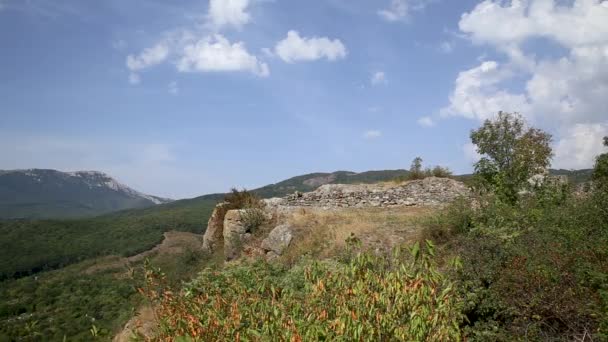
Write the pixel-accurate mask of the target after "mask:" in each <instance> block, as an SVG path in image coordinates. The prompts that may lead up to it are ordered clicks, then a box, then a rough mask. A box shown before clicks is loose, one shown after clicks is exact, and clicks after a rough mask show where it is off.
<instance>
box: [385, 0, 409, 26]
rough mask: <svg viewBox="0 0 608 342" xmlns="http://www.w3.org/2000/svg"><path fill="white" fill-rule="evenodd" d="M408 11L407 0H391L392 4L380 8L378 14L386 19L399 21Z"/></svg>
mask: <svg viewBox="0 0 608 342" xmlns="http://www.w3.org/2000/svg"><path fill="white" fill-rule="evenodd" d="M408 11H409V8H408V3H407V0H391V4H390V6H389V7H388V8H387V9H383V10H379V11H378V15H379V16H380V17H381V18H382V19H384V20H386V21H399V20H403V19H405V18H406V17H407V15H408Z"/></svg>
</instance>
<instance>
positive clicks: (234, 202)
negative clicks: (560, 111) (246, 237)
mask: <svg viewBox="0 0 608 342" xmlns="http://www.w3.org/2000/svg"><path fill="white" fill-rule="evenodd" d="M224 202H226V203H227V205H226V206H224V207H223V209H224V210H226V211H228V210H231V209H243V211H242V212H241V215H240V216H241V217H240V218H241V222H243V225H244V226H245V229H246V230H247V231H248V232H253V231H255V230H256V229H257V228H258V227H260V226H261V225H262V224H264V222H266V220H267V217H266V214H265V212H264V207H265V204H264V202H263V201H262V200H261V199H260V198H259V197H258V196H256V195H255V194H254V193H252V192H249V191H247V190H246V189H243V190H240V191H239V190H238V189H234V188H233V189H232V190H231V191H230V193H229V194H228V195H226V197H225V198H224Z"/></svg>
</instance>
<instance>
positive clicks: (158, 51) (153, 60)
mask: <svg viewBox="0 0 608 342" xmlns="http://www.w3.org/2000/svg"><path fill="white" fill-rule="evenodd" d="M167 57H169V47H168V46H167V44H166V43H164V42H160V43H158V44H156V45H154V46H153V47H150V48H146V49H144V50H143V51H142V52H141V53H140V54H139V55H129V56H127V61H126V64H127V68H129V70H131V71H132V72H135V71H140V70H143V69H146V68H149V67H151V66H154V65H157V64H160V63H162V62H164V61H165V60H166V59H167Z"/></svg>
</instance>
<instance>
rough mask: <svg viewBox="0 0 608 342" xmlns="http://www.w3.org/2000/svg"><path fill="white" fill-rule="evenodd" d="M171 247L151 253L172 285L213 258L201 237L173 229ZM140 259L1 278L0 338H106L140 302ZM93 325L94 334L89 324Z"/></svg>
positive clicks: (113, 259) (106, 260) (152, 262)
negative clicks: (175, 231) (208, 254)
mask: <svg viewBox="0 0 608 342" xmlns="http://www.w3.org/2000/svg"><path fill="white" fill-rule="evenodd" d="M172 235H173V236H176V237H174V238H173V241H172V243H171V245H170V247H171V248H169V249H167V250H160V251H158V252H157V253H155V254H153V255H150V256H149V258H150V267H162V268H163V269H165V270H168V271H167V273H166V276H167V281H168V283H169V284H172V285H177V284H179V283H180V282H181V281H182V280H187V279H190V277H191V275H192V274H193V273H195V272H196V271H197V270H200V269H201V267H203V266H209V265H210V264H213V263H214V262H215V261H214V260H213V259H210V256H206V255H204V254H202V253H201V244H202V242H201V241H200V240H201V239H200V237H199V238H198V239H197V238H196V236H195V235H193V234H188V233H173V234H172ZM143 265H144V260H143V259H142V260H139V258H138V259H137V261H133V262H129V261H127V260H122V259H121V258H119V257H108V258H99V259H96V260H88V261H84V262H81V263H78V264H75V265H71V266H68V267H66V268H63V269H60V270H56V271H50V272H44V273H40V274H38V275H36V276H30V277H24V278H21V279H16V280H5V281H3V282H0V341H63V340H64V338H66V340H67V341H86V342H88V341H93V340H101V341H108V340H111V339H112V337H113V336H114V335H115V334H116V332H117V331H119V330H120V329H121V328H122V326H123V324H124V323H125V322H126V321H127V320H128V319H129V318H131V317H132V316H133V315H134V313H135V310H136V309H137V308H138V307H140V305H141V304H142V298H141V296H140V295H139V294H138V292H137V286H139V285H140V284H142V283H143V282H144V275H143ZM93 327H95V330H97V333H96V335H97V337H96V338H93V336H92V334H91V332H90V329H92V328H93Z"/></svg>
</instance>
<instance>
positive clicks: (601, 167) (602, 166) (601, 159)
mask: <svg viewBox="0 0 608 342" xmlns="http://www.w3.org/2000/svg"><path fill="white" fill-rule="evenodd" d="M604 146H606V147H608V137H604ZM592 178H593V181H594V182H595V183H596V184H597V186H598V187H600V188H603V189H608V152H606V153H602V154H600V155H599V156H597V158H596V159H595V166H594V167H593V177H592Z"/></svg>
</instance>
